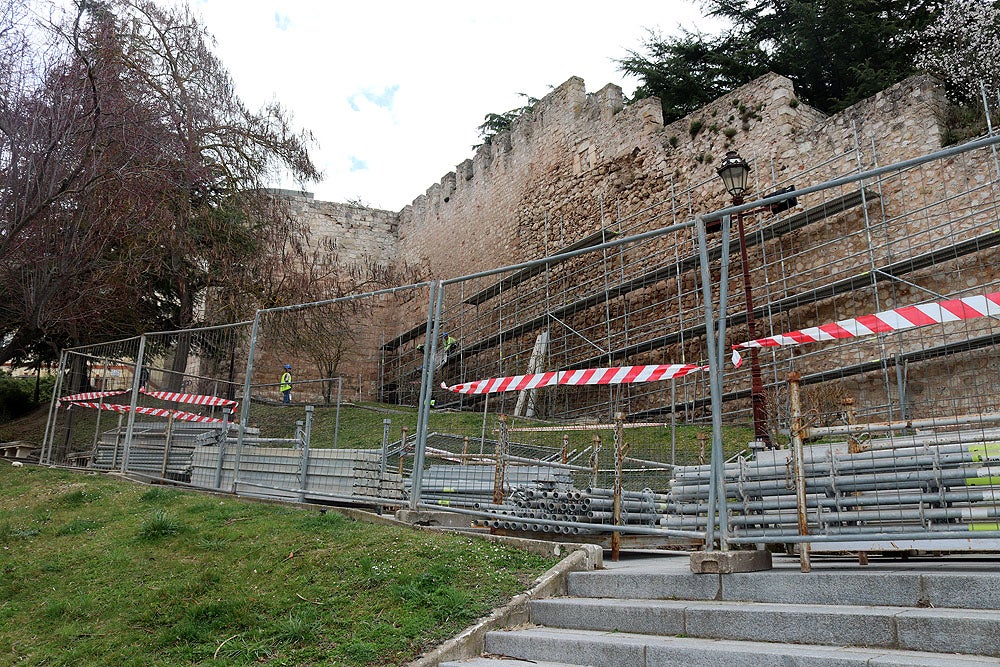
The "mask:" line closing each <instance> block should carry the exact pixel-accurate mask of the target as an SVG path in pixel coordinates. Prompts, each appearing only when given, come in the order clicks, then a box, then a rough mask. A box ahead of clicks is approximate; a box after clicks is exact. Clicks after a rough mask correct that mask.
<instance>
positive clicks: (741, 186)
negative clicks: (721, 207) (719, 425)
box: [718, 151, 771, 448]
mask: <svg viewBox="0 0 1000 667" xmlns="http://www.w3.org/2000/svg"><path fill="white" fill-rule="evenodd" d="M718 174H719V177H720V178H721V179H722V182H723V183H724V184H725V186H726V191H727V192H729V195H730V196H731V197H732V198H733V206H739V205H740V204H742V203H743V193H744V192H746V189H747V177H748V176H749V175H750V165H748V164H747V162H746V160H744V159H743V158H741V157H740V155H739V153H737V152H736V151H729V152H727V153H726V157H725V158H723V159H722V164H721V166H720V167H719V169H718ZM736 229H737V233H738V235H739V239H740V263H741V266H742V268H743V293H744V294H745V296H746V306H747V334H748V340H756V339H757V326H756V323H755V322H754V317H753V293H752V290H751V289H750V267H749V266H747V240H746V233H745V232H744V229H743V213H742V212H739V213H737V214H736ZM750 398H751V401H752V404H753V437H754V440H756V441H757V443H759V446H763V447H766V448H770V447H771V438H770V436H769V434H768V432H767V402H766V399H765V395H764V381H763V379H762V378H761V374H760V361H759V360H758V358H757V348H756V347H751V348H750Z"/></svg>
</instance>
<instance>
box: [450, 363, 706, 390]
mask: <svg viewBox="0 0 1000 667" xmlns="http://www.w3.org/2000/svg"><path fill="white" fill-rule="evenodd" d="M707 370H708V366H701V365H697V364H659V365H653V366H619V367H616V368H586V369H581V370H575V371H549V372H547V373H531V374H528V375H510V376H507V377H499V378H489V379H486V380H476V381H474V382H463V383H462V384H456V385H452V386H450V387H449V386H448V385H446V384H445V383H443V382H442V383H441V388H442V389H447V390H448V391H453V392H455V393H456V394H497V393H501V392H505V391H522V390H524V389H540V388H541V387H553V386H556V385H564V386H583V385H600V384H631V383H635V382H655V381H657V380H669V379H670V378H677V377H681V376H684V375H687V374H688V373H694V372H695V371H707Z"/></svg>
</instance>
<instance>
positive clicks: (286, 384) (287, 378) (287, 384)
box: [281, 371, 292, 391]
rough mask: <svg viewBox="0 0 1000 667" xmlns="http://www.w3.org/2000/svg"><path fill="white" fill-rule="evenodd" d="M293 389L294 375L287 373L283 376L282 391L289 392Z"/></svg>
mask: <svg viewBox="0 0 1000 667" xmlns="http://www.w3.org/2000/svg"><path fill="white" fill-rule="evenodd" d="M291 388H292V374H291V373H289V372H288V371H285V374H284V375H282V376H281V391H288V390H289V389H291Z"/></svg>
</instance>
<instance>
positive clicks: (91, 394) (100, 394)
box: [56, 389, 129, 407]
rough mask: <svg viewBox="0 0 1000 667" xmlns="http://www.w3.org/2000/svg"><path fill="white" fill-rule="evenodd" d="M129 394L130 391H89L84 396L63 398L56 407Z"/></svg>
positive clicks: (74, 395) (76, 395)
mask: <svg viewBox="0 0 1000 667" xmlns="http://www.w3.org/2000/svg"><path fill="white" fill-rule="evenodd" d="M127 393H129V392H128V390H127V389H126V390H122V391H88V392H84V393H82V394H73V395H71V396H63V397H62V398H60V399H59V400H58V401H56V406H57V407H58V406H59V405H60V404H61V403H63V402H67V403H73V402H75V401H92V400H94V399H95V398H105V397H107V396H121V395H122V394H127Z"/></svg>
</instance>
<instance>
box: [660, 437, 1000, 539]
mask: <svg viewBox="0 0 1000 667" xmlns="http://www.w3.org/2000/svg"><path fill="white" fill-rule="evenodd" d="M995 431H996V430H995V429H990V431H988V432H987V431H984V430H983V429H975V430H965V431H958V430H954V431H949V432H934V433H918V434H912V435H905V436H892V437H891V438H889V437H887V438H879V439H873V440H869V441H867V442H865V443H863V445H862V447H863V448H864V451H851V449H852V447H851V446H850V445H849V444H848V443H847V442H837V443H826V444H816V445H807V446H805V447H804V449H803V458H804V472H805V490H806V495H805V508H804V509H805V518H806V523H807V525H808V529H809V534H815V535H820V534H825V535H845V536H849V535H864V534H871V533H900V532H911V533H912V532H921V531H928V532H930V531H934V532H944V531H948V532H966V533H968V532H969V531H976V530H998V529H1000V443H998V442H997V441H992V440H990V439H986V438H984V436H986V437H987V438H988V437H989V436H991V435H998V436H1000V432H995ZM998 440H1000V438H998ZM900 445H903V446H900ZM853 449H855V450H856V449H858V446H857V445H855V446H854V448H853ZM725 480H726V484H725V487H726V496H727V501H728V503H727V507H728V508H729V525H730V527H731V529H732V531H733V535H734V536H737V537H747V538H760V539H761V541H765V542H766V541H767V537H769V536H775V537H777V536H787V535H797V534H798V533H799V528H798V504H797V502H796V496H795V470H794V463H793V461H792V456H791V451H790V450H774V451H766V452H761V453H759V454H758V455H757V456H756V457H755V458H754V459H753V460H742V461H740V462H737V463H735V464H732V465H727V466H726V469H725ZM708 490H709V466H687V467H682V468H677V469H676V471H675V476H674V479H673V482H672V485H671V489H670V493H669V498H670V500H671V501H672V502H671V503H670V505H671V510H672V512H673V513H672V514H670V515H669V516H667V517H666V518H665V519H664V520H663V521H662V522H661V524H662V525H664V526H666V527H669V528H676V529H686V530H692V529H704V528H705V527H706V523H707V521H708V518H707V517H708V516H709V515H710V512H709V509H708Z"/></svg>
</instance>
